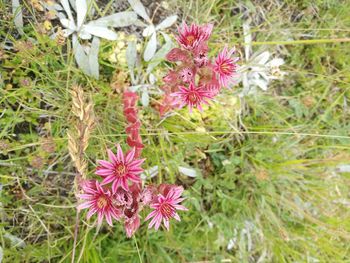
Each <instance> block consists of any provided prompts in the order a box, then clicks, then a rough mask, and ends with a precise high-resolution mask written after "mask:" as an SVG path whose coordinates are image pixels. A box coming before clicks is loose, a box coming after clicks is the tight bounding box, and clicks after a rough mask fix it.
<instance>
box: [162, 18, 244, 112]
mask: <svg viewBox="0 0 350 263" xmlns="http://www.w3.org/2000/svg"><path fill="white" fill-rule="evenodd" d="M212 29H213V25H212V24H207V25H203V26H199V25H196V24H192V25H191V26H188V25H186V24H185V23H184V24H183V25H182V27H181V28H179V29H178V32H179V35H178V36H177V38H176V40H177V42H178V44H179V45H180V48H173V49H172V50H171V51H170V52H169V53H168V54H167V55H166V59H167V60H168V61H169V62H175V63H176V67H175V69H173V70H170V71H169V72H168V74H167V75H166V76H165V77H164V78H163V80H164V82H165V85H164V86H163V87H162V89H163V91H164V93H165V95H164V97H163V98H162V101H160V102H159V106H158V110H159V112H160V115H164V114H165V113H166V112H167V111H169V110H171V109H173V108H177V107H180V108H182V107H183V106H185V105H188V107H189V109H190V112H191V111H192V108H198V109H199V110H202V104H208V102H209V101H210V100H211V99H213V98H214V97H215V96H216V95H217V94H218V93H219V92H220V90H221V88H222V87H228V86H229V85H230V84H232V83H234V81H235V78H236V74H237V64H236V62H237V61H238V58H237V57H233V54H234V52H235V49H234V48H232V49H231V50H228V49H227V47H225V48H224V49H223V50H222V51H221V52H220V53H219V54H218V56H217V57H216V58H215V59H214V61H212V60H211V59H210V58H209V57H208V51H209V48H208V43H207V42H208V40H209V38H210V36H211V33H212Z"/></svg>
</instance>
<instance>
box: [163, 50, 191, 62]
mask: <svg viewBox="0 0 350 263" xmlns="http://www.w3.org/2000/svg"><path fill="white" fill-rule="evenodd" d="M166 59H167V60H168V61H170V62H176V61H182V62H184V61H187V60H188V59H189V54H188V52H187V51H184V50H182V49H180V48H173V49H172V50H170V51H169V53H168V54H167V55H166Z"/></svg>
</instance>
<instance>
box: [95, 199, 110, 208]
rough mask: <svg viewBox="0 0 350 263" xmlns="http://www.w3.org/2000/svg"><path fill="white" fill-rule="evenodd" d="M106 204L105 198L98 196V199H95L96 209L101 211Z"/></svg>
mask: <svg viewBox="0 0 350 263" xmlns="http://www.w3.org/2000/svg"><path fill="white" fill-rule="evenodd" d="M107 204H108V201H107V198H106V197H104V196H100V197H99V198H98V199H97V207H98V208H99V209H102V208H104V207H106V206H107Z"/></svg>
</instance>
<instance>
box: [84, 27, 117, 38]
mask: <svg viewBox="0 0 350 263" xmlns="http://www.w3.org/2000/svg"><path fill="white" fill-rule="evenodd" d="M83 29H84V30H85V31H86V32H88V33H90V34H91V35H94V36H97V37H102V38H105V39H108V40H116V39H117V38H118V35H117V34H116V33H115V32H114V31H112V30H110V29H108V28H106V27H102V26H91V25H83Z"/></svg>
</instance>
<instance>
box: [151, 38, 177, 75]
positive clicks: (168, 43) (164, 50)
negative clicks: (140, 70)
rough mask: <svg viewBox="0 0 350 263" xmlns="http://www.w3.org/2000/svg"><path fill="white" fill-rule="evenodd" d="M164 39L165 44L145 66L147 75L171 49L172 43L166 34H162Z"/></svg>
mask: <svg viewBox="0 0 350 263" xmlns="http://www.w3.org/2000/svg"><path fill="white" fill-rule="evenodd" d="M162 35H163V37H164V39H165V44H164V45H163V46H162V47H161V48H160V49H159V50H158V51H157V53H156V54H155V55H154V56H153V58H152V60H151V61H150V62H149V64H148V66H147V74H149V73H151V72H152V70H153V69H154V68H155V67H156V66H157V65H158V64H159V63H160V62H162V60H163V59H164V57H165V55H166V54H168V52H169V51H170V49H171V48H172V47H173V43H172V41H171V38H170V37H169V36H168V35H167V34H163V33H162Z"/></svg>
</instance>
